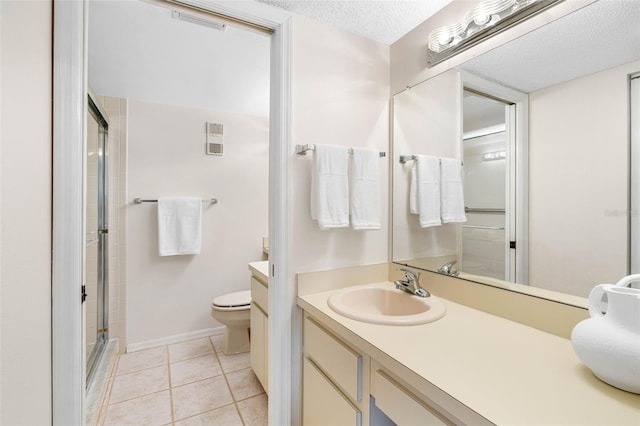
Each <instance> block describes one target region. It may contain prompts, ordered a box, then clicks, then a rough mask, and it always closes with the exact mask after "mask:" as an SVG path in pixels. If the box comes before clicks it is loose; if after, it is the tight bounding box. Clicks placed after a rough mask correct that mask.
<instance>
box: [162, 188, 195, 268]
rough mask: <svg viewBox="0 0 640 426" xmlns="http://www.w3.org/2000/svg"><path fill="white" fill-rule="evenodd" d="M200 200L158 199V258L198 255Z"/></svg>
mask: <svg viewBox="0 0 640 426" xmlns="http://www.w3.org/2000/svg"><path fill="white" fill-rule="evenodd" d="M201 217H202V200H201V199H200V198H192V197H176V198H159V199H158V249H159V253H160V256H174V255H179V254H199V253H200V245H201V241H202V237H201V228H202V225H201V224H202V220H201Z"/></svg>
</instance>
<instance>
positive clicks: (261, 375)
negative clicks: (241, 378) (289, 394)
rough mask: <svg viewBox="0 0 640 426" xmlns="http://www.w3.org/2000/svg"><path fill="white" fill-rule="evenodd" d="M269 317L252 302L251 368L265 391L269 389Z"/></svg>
mask: <svg viewBox="0 0 640 426" xmlns="http://www.w3.org/2000/svg"><path fill="white" fill-rule="evenodd" d="M268 321H269V319H268V317H267V316H266V315H265V313H264V312H262V310H261V309H260V308H259V307H258V306H256V305H255V304H254V303H252V304H251V354H250V356H251V368H253V372H254V373H256V377H257V378H258V380H259V381H260V384H262V387H263V388H264V390H265V392H268V391H269V388H268V387H269V384H268V382H267V379H268V365H269V364H268V358H267V354H268V349H267V348H268V346H267V345H268V341H269V340H268V335H267V333H268V329H269V323H268Z"/></svg>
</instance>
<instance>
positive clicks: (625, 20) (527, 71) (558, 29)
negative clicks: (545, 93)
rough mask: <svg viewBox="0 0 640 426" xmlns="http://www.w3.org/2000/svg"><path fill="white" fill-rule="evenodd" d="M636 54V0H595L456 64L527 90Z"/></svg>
mask: <svg viewBox="0 0 640 426" xmlns="http://www.w3.org/2000/svg"><path fill="white" fill-rule="evenodd" d="M636 60H640V0H599V1H598V2H596V3H593V4H591V5H589V6H586V7H584V8H582V9H580V10H578V11H576V12H574V13H572V14H570V15H567V16H565V17H563V18H561V19H559V20H557V21H554V22H552V23H550V24H548V25H545V26H544V27H542V28H540V29H538V30H536V31H532V32H530V33H529V34H526V35H524V36H522V37H520V38H518V39H516V40H513V41H512V42H510V43H507V44H506V45H503V46H501V47H498V48H496V49H494V50H492V51H490V52H487V53H485V54H483V55H481V56H478V57H477V58H475V59H472V60H470V61H467V62H466V63H465V64H463V65H462V66H460V68H461V69H464V70H466V71H469V72H472V73H474V74H477V75H480V76H482V77H485V78H487V79H489V80H492V81H495V82H498V83H501V84H503V85H505V86H507V87H511V88H513V89H517V90H520V91H522V92H525V93H529V92H532V91H535V90H538V89H541V88H544V87H548V86H551V85H554V84H558V83H561V82H564V81H569V80H572V79H574V78H577V77H581V76H584V75H588V74H592V73H595V72H598V71H603V70H605V69H609V68H612V67H615V66H618V65H622V64H625V63H629V62H632V61H636Z"/></svg>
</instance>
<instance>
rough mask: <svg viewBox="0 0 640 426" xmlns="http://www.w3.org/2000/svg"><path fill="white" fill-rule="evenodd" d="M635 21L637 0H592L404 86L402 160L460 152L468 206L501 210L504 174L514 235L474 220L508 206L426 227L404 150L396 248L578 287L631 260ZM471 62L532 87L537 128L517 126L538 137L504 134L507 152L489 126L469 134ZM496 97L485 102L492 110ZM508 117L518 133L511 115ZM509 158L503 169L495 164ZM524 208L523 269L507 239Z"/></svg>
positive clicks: (616, 272) (489, 74) (491, 274)
mask: <svg viewBox="0 0 640 426" xmlns="http://www.w3.org/2000/svg"><path fill="white" fill-rule="evenodd" d="M637 22H640V2H638V1H634V0H631V1H627V0H619V1H605V0H600V1H596V2H594V3H593V4H590V5H588V6H586V7H584V8H582V9H579V10H578V11H576V12H574V13H572V14H570V15H567V16H565V17H563V18H561V19H558V20H556V21H554V22H551V23H549V24H547V25H545V26H544V27H542V28H540V29H538V30H536V31H533V32H531V33H528V34H526V35H524V36H522V37H520V38H518V39H515V40H513V41H511V42H509V43H507V44H504V45H502V46H500V47H498V48H496V49H494V50H492V51H489V52H487V53H486V54H484V55H481V56H478V57H475V58H474V59H472V60H470V61H468V62H467V63H465V64H462V65H461V66H460V67H459V69H450V70H449V71H447V72H445V73H443V74H440V75H438V76H436V77H434V78H432V79H430V80H427V81H426V82H424V83H422V84H419V85H417V86H415V87H413V88H411V90H408V91H405V92H402V93H400V94H398V95H396V96H395V97H394V119H393V125H394V129H393V137H394V140H393V145H394V155H395V156H396V158H395V159H394V160H397V157H398V155H401V154H426V155H434V156H452V157H455V158H459V159H464V171H465V176H464V184H465V197H466V200H465V202H466V203H465V204H466V207H468V208H471V209H473V208H476V209H479V208H488V209H494V210H500V205H499V204H495V205H493V204H489V201H490V200H492V201H496V200H497V199H496V198H495V197H497V194H499V193H500V192H502V188H503V187H506V189H504V198H502V201H503V202H505V207H504V208H505V220H506V221H505V223H504V228H505V230H504V231H505V236H504V237H503V236H502V235H500V233H499V231H501V230H500V229H480V228H472V227H471V226H485V227H489V226H492V227H495V228H500V227H502V226H501V222H500V221H499V219H498V217H499V212H492V213H490V214H489V213H480V212H473V211H467V219H468V220H467V222H466V223H465V224H446V225H442V226H440V227H437V228H431V229H427V230H425V229H421V228H419V227H418V226H416V219H415V218H414V217H412V215H411V214H409V213H408V212H407V193H408V192H407V191H408V188H407V179H408V177H407V176H408V172H407V166H406V165H401V164H399V163H398V161H394V164H393V172H394V193H393V203H394V205H393V260H394V262H398V263H403V264H407V265H411V266H415V267H419V268H424V269H427V270H432V271H438V269H440V268H441V267H442V265H444V264H445V263H447V262H449V261H453V260H455V261H457V262H458V264H457V265H456V266H457V267H459V270H460V271H461V275H460V276H461V277H466V278H469V279H474V280H476V281H479V282H487V281H489V280H488V279H484V278H482V277H488V278H491V279H493V280H495V279H498V280H502V279H504V280H505V281H512V282H519V283H524V284H528V285H530V286H535V287H539V288H544V289H548V290H553V291H556V292H561V293H565V294H570V295H575V296H581V297H586V296H587V295H588V293H589V291H590V290H591V289H592V288H593V286H595V285H596V284H600V283H615V282H616V281H618V280H619V279H620V278H621V277H622V276H624V275H626V274H628V273H630V269H629V261H630V249H629V234H630V225H629V223H630V221H629V216H630V215H629V208H630V204H629V191H630V176H629V161H630V160H629V128H630V126H631V125H632V123H631V122H630V116H629V81H630V75H633V74H634V73H638V72H639V71H640V49H638V48H637V46H639V45H640V32H638V31H637ZM576 28H580V31H576ZM465 75H471V76H473V77H474V78H478V77H480V78H481V79H483V80H488V81H491V82H494V83H495V84H496V85H498V86H500V87H504V88H505V90H509V89H514V90H517V91H519V92H523V93H526V94H527V95H528V101H527V102H526V108H525V109H524V110H525V112H526V109H528V112H527V114H526V121H525V123H526V124H524V125H525V126H528V128H525V129H522V126H520V129H519V130H520V131H525V133H526V138H527V139H528V147H527V148H526V149H525V150H522V151H521V152H518V151H517V150H514V152H510V149H509V146H510V142H509V138H510V136H506V139H507V148H506V149H504V151H505V152H506V154H505V158H504V160H502V159H499V158H500V156H501V155H502V154H494V153H499V152H501V149H499V148H497V147H496V148H494V147H492V146H491V143H492V142H490V141H489V140H490V139H491V138H490V137H488V136H487V137H485V139H484V140H480V141H475V142H476V143H477V142H482V143H486V144H487V145H486V149H485V148H480V144H476V145H475V147H474V145H473V142H472V141H473V139H471V138H467V139H466V140H465V138H464V137H463V129H462V127H463V125H467V119H468V117H467V116H466V115H467V112H470V111H471V110H472V107H471V106H470V105H469V104H470V103H472V102H474V101H476V100H477V99H473V96H465V95H463V88H464V87H465V86H466V78H465V77H464V76H465ZM463 99H464V106H463ZM434 105H438V108H435V107H434ZM487 105H488V104H487ZM490 109H491V108H488V107H484V108H482V107H481V108H480V109H479V113H481V114H482V113H483V111H484V112H486V113H487V115H489V110H490ZM507 116H508V115H507ZM469 119H470V118H469ZM480 127H482V126H480ZM484 127H487V126H484ZM506 128H507V134H509V130H508V128H509V125H508V123H507V125H506ZM517 130H518V129H516V131H517ZM465 132H466V130H465ZM467 136H469V135H468V134H467ZM495 138H497V136H495ZM474 148H475V150H474ZM484 154H488V155H487V161H486V162H484V163H482V162H478V163H474V161H473V160H472V158H473V157H474V156H475V157H476V159H477V158H478V156H482V155H484ZM489 154H490V155H489ZM491 156H493V157H494V159H493V160H491V161H489V160H488V158H489V157H491ZM500 162H503V164H502V165H503V167H505V170H504V171H502V170H500V171H498V170H497V169H499V168H500V166H498V165H499V164H500ZM490 163H493V164H491V167H494V166H495V169H496V170H494V171H493V172H494V173H495V174H494V175H492V178H491V179H493V178H496V177H497V176H498V175H501V176H504V177H505V179H506V180H505V181H504V182H502V181H497V180H495V181H494V182H493V184H491V185H489V184H488V181H489V180H490V178H489V177H488V176H486V177H478V176H479V175H478V173H479V172H478V167H479V164H481V165H482V166H489V164H490ZM510 167H512V169H511V170H509V168H510ZM514 173H515V175H517V173H525V174H526V177H527V178H528V187H527V186H523V187H521V186H519V184H518V181H517V180H516V181H514V180H512V179H513V176H514ZM484 182H487V183H486V184H485V183H484ZM496 186H497V187H496ZM516 187H518V188H520V189H523V191H520V193H519V194H516V197H515V198H516V199H517V197H518V196H519V197H523V198H524V200H525V201H526V202H525V203H524V204H522V205H524V206H526V208H524V209H523V208H516V207H517V204H516V205H515V206H514V205H513V200H512V198H513V194H514V190H515V188H516ZM510 194H511V195H510ZM475 203H478V204H475ZM484 203H486V204H484ZM527 203H528V206H527ZM522 210H524V212H523V211H522ZM510 213H511V218H510V217H509V216H510ZM521 213H524V216H523V222H525V225H524V227H525V229H526V231H528V238H525V239H519V240H518V241H516V242H517V245H516V246H517V248H518V250H523V254H522V256H524V257H525V258H526V262H523V263H520V264H518V263H516V268H515V271H514V270H513V269H512V266H513V265H514V263H513V257H514V254H513V253H512V250H510V249H509V245H508V244H510V243H511V241H515V240H512V239H510V238H509V237H507V235H506V234H508V232H509V230H513V228H514V226H518V225H517V224H516V222H514V219H515V217H514V216H515V215H516V214H521ZM527 221H528V222H527ZM521 226H522V224H521ZM480 231H482V232H484V234H485V235H483V236H482V237H480V236H479V235H480ZM494 246H495V248H494V249H492V250H490V249H489V248H490V247H494ZM501 262H504V266H502V263H501ZM518 265H524V266H518ZM501 269H502V275H501V274H500V270H501ZM465 273H468V275H466V276H465ZM514 273H515V276H514ZM519 273H520V274H522V275H521V276H519V275H518V274H519Z"/></svg>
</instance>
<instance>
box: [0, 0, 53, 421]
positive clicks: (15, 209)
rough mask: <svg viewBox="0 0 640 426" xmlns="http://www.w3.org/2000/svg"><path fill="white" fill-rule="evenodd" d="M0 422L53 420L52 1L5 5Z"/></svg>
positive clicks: (0, 72) (0, 84)
mask: <svg viewBox="0 0 640 426" xmlns="http://www.w3.org/2000/svg"><path fill="white" fill-rule="evenodd" d="M0 31H1V33H0V41H1V45H0V55H1V56H0V99H1V101H0V102H1V103H0V140H1V141H2V142H1V144H0V170H1V172H0V173H1V174H0V237H1V239H0V241H1V248H0V250H1V258H0V281H1V283H0V299H1V305H0V339H1V341H0V346H1V347H0V424H3V425H28V424H29V425H44V424H50V423H51V185H52V181H51V161H52V159H51V155H52V154H51V138H52V135H51V125H52V123H51V116H52V104H51V70H52V63H51V43H52V36H51V34H52V3H51V2H50V1H26V2H25V1H1V2H0Z"/></svg>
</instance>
